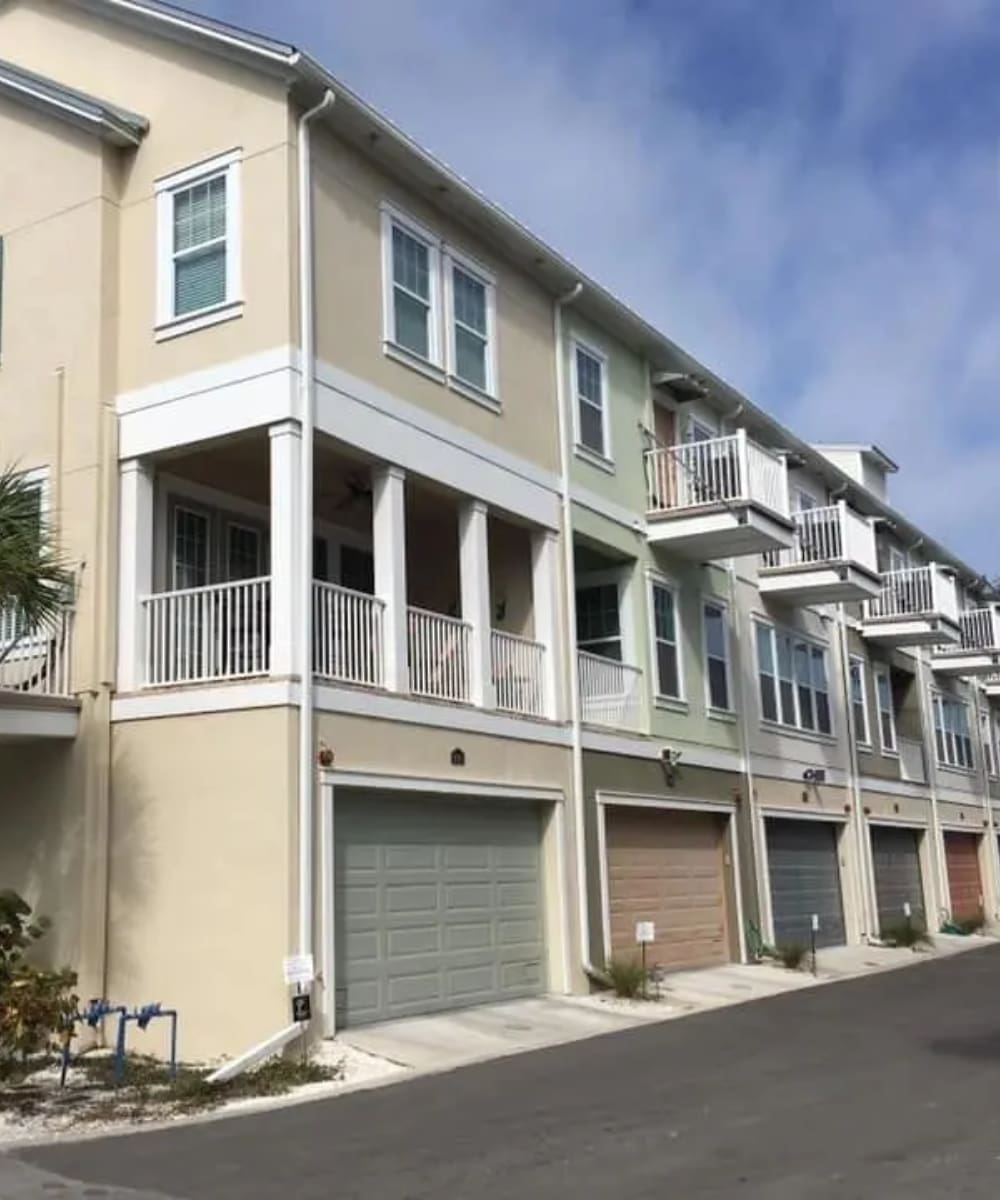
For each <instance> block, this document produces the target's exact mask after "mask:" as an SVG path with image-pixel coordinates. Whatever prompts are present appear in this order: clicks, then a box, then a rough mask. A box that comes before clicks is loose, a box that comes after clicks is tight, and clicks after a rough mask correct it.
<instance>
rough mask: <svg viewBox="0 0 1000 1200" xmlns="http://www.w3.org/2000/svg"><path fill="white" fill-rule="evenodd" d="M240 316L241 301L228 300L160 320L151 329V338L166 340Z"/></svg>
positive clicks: (159, 340) (241, 312)
mask: <svg viewBox="0 0 1000 1200" xmlns="http://www.w3.org/2000/svg"><path fill="white" fill-rule="evenodd" d="M242 316H243V301H242V300H228V301H226V303H225V304H216V305H215V306H214V307H212V308H202V309H199V310H198V312H193V313H185V314H184V316H183V317H175V318H174V319H173V320H170V321H161V322H160V324H159V325H157V326H156V327H155V328H154V330H153V338H154V340H155V341H157V342H166V341H169V340H170V339H171V338H175V337H181V336H182V335H183V334H185V333H194V332H195V330H196V329H207V328H208V326H209V325H220V324H221V323H222V322H223V321H232V320H234V319H235V318H236V317H242Z"/></svg>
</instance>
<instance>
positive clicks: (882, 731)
mask: <svg viewBox="0 0 1000 1200" xmlns="http://www.w3.org/2000/svg"><path fill="white" fill-rule="evenodd" d="M875 700H876V702H877V704H878V731H879V737H880V738H881V740H882V753H883V754H895V753H896V705H895V702H894V700H893V696H892V679H891V678H890V676H889V672H888V671H887V670H885V668H879V667H876V668H875Z"/></svg>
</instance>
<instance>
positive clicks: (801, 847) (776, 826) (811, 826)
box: [766, 817, 846, 946]
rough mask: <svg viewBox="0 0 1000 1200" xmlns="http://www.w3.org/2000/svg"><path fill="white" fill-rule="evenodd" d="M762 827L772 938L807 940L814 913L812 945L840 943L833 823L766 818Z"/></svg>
mask: <svg viewBox="0 0 1000 1200" xmlns="http://www.w3.org/2000/svg"><path fill="white" fill-rule="evenodd" d="M766 830H767V857H768V874H769V876H770V889H771V912H772V918H773V922H774V940H775V942H776V943H777V944H778V945H782V944H787V943H797V944H799V945H806V944H808V943H809V941H810V938H811V927H812V917H813V914H816V915H817V916H818V917H819V931H818V933H817V935H816V945H817V946H839V945H842V944H843V943H844V941H845V940H846V932H845V928H844V906H843V899H842V896H841V888H840V857H839V853H838V849H837V827H836V826H835V825H834V824H833V823H832V822H828V821H803V820H799V821H796V820H792V819H782V818H774V817H769V818H768V819H767V821H766Z"/></svg>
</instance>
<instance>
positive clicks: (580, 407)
mask: <svg viewBox="0 0 1000 1200" xmlns="http://www.w3.org/2000/svg"><path fill="white" fill-rule="evenodd" d="M573 391H574V403H575V407H576V441H577V446H578V447H579V448H580V449H581V450H584V451H589V452H590V453H591V454H596V455H597V456H598V457H599V458H603V459H609V458H610V457H611V448H610V445H609V440H608V422H607V380H606V363H605V360H604V358H603V356H602V355H600V354H598V353H597V352H596V351H594V350H591V349H589V348H588V347H586V346H581V345H580V343H579V342H574V343H573Z"/></svg>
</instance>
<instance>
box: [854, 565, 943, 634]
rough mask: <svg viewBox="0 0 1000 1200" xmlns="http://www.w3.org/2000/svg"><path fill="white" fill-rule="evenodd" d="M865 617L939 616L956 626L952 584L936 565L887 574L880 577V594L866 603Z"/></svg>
mask: <svg viewBox="0 0 1000 1200" xmlns="http://www.w3.org/2000/svg"><path fill="white" fill-rule="evenodd" d="M865 615H866V617H868V618H869V619H874V618H879V617H882V618H885V617H888V618H893V617H896V618H899V617H922V616H943V617H947V618H949V619H950V620H952V621H954V622H955V624H956V625H957V624H958V591H957V589H956V587H955V580H954V579H953V578H952V577H950V576H948V575H946V574H945V573H944V571H943V570H942V569H941V567H939V566H938V565H937V564H936V563H931V564H930V565H929V566H926V567H909V568H907V569H906V570H904V571H888V572H887V573H886V574H884V575H883V576H882V591H881V592H880V593H879V595H877V596H876V597H874V599H872V600H869V601H867V604H866V608H865Z"/></svg>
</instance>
